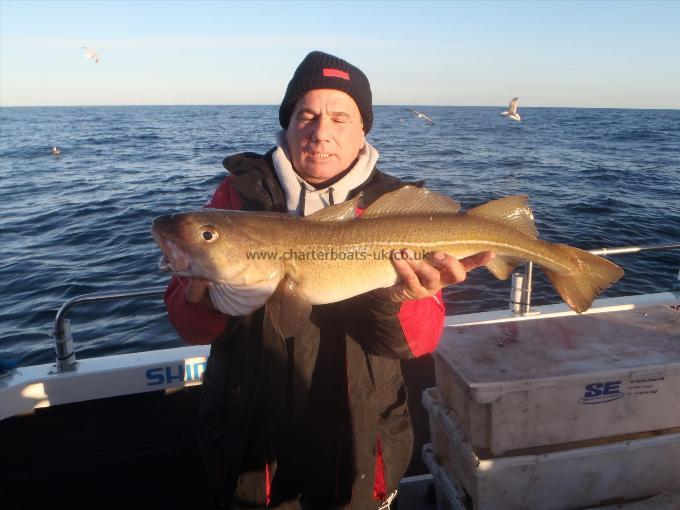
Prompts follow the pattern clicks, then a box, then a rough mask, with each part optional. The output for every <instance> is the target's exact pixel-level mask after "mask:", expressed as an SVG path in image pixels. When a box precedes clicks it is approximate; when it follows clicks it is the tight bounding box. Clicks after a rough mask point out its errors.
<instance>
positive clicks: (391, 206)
mask: <svg viewBox="0 0 680 510" xmlns="http://www.w3.org/2000/svg"><path fill="white" fill-rule="evenodd" d="M458 211H460V205H459V204H458V202H456V201H455V200H453V199H452V198H450V197H448V196H446V195H442V194H441V193H437V192H435V191H431V190H428V189H426V188H419V187H416V186H404V187H403V188H399V189H398V190H395V191H391V192H389V193H385V194H384V195H382V196H381V197H380V198H378V199H377V200H376V201H375V202H373V203H372V204H371V205H369V206H368V208H367V209H366V210H365V211H364V212H363V214H362V215H361V218H362V219H363V218H372V217H377V216H395V215H400V216H407V215H409V214H457V213H458Z"/></svg>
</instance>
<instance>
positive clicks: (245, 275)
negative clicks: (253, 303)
mask: <svg viewBox="0 0 680 510" xmlns="http://www.w3.org/2000/svg"><path fill="white" fill-rule="evenodd" d="M232 214H238V211H223V210H217V209H205V210H198V211H189V212H182V213H177V214H172V215H168V216H158V217H157V218H154V220H153V221H152V223H151V235H152V237H153V238H154V240H155V241H156V243H157V244H158V246H159V247H160V249H161V251H162V252H163V257H162V258H161V260H160V262H159V268H160V269H161V270H164V271H168V272H171V273H172V274H174V275H179V276H189V277H193V278H203V279H206V280H210V281H214V282H220V283H230V284H238V285H243V284H248V283H249V281H252V280H253V278H254V275H253V274H252V272H253V269H254V268H253V267H252V266H253V263H252V261H249V260H248V258H247V257H244V253H246V252H247V251H248V249H249V246H250V245H251V244H252V241H251V240H250V239H249V238H248V236H247V235H246V234H245V233H244V232H243V231H242V229H240V228H238V226H236V225H234V222H233V221H232V218H231V216H232Z"/></svg>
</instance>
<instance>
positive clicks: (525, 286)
mask: <svg viewBox="0 0 680 510" xmlns="http://www.w3.org/2000/svg"><path fill="white" fill-rule="evenodd" d="M533 276H534V264H533V262H531V261H529V262H527V263H526V264H524V272H523V273H521V272H517V271H516V272H513V273H512V283H511V285H510V310H511V311H512V312H513V313H514V314H515V315H527V314H528V313H529V310H530V309H531V287H532V280H533Z"/></svg>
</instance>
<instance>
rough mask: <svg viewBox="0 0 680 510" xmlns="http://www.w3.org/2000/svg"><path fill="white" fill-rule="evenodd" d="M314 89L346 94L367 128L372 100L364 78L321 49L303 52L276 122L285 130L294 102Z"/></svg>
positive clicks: (352, 67) (366, 129) (351, 67)
mask: <svg viewBox="0 0 680 510" xmlns="http://www.w3.org/2000/svg"><path fill="white" fill-rule="evenodd" d="M314 89H336V90H341V91H343V92H345V93H346V94H349V95H350V96H351V97H352V99H354V102H355V103H356V104H357V106H358V107H359V112H360V113H361V118H362V120H363V121H364V133H368V132H369V131H370V130H371V127H372V126H373V103H372V97H371V86H370V84H369V83H368V78H366V75H365V74H364V73H362V72H361V70H360V69H358V68H356V67H354V66H353V65H352V64H350V63H349V62H346V61H344V60H342V59H341V58H338V57H335V56H333V55H329V54H328V53H324V52H322V51H313V52H311V53H310V54H309V55H307V56H306V57H305V58H304V60H303V61H302V62H301V63H300V65H299V66H298V68H297V69H296V70H295V74H293V78H292V79H291V80H290V83H288V88H287V89H286V95H285V96H284V97H283V101H281V106H280V107H279V122H280V123H281V127H283V129H288V124H289V123H290V117H291V115H293V110H294V109H295V104H296V103H297V102H298V101H299V100H300V98H301V97H302V96H304V95H305V94H306V93H307V92H309V91H310V90H314Z"/></svg>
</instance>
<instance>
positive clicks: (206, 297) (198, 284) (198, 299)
mask: <svg viewBox="0 0 680 510" xmlns="http://www.w3.org/2000/svg"><path fill="white" fill-rule="evenodd" d="M187 282H188V283H187V288H186V291H185V295H186V298H187V301H188V302H189V303H195V304H198V305H202V306H205V307H207V308H210V309H211V310H215V306H214V305H213V302H212V299H210V292H208V289H209V288H210V287H211V286H212V283H210V281H209V280H204V279H202V278H188V279H187Z"/></svg>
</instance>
